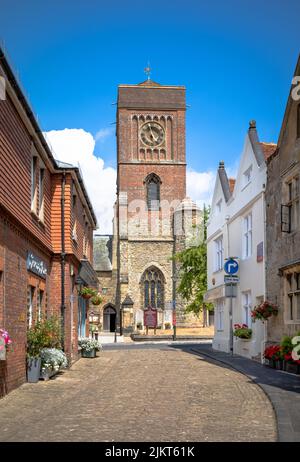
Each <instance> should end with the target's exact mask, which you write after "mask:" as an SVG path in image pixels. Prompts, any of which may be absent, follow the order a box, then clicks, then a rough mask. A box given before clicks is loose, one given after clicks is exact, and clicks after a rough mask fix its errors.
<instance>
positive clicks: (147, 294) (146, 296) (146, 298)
mask: <svg viewBox="0 0 300 462" xmlns="http://www.w3.org/2000/svg"><path fill="white" fill-rule="evenodd" d="M147 306H149V281H145V307H147Z"/></svg>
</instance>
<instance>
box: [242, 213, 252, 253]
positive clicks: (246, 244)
mask: <svg viewBox="0 0 300 462" xmlns="http://www.w3.org/2000/svg"><path fill="white" fill-rule="evenodd" d="M249 223H250V226H249ZM252 225H253V216H252V211H251V212H249V213H247V215H244V217H243V259H244V260H246V259H247V258H251V257H252V255H253V227H252Z"/></svg>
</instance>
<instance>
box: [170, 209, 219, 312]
mask: <svg viewBox="0 0 300 462" xmlns="http://www.w3.org/2000/svg"><path fill="white" fill-rule="evenodd" d="M209 214H210V208H207V207H205V206H204V208H203V224H202V226H203V228H204V229H203V237H204V239H203V241H202V243H201V244H200V245H197V246H192V247H189V248H187V249H185V250H183V251H182V252H179V253H177V254H176V255H175V257H174V258H175V261H177V262H179V263H180V282H179V286H178V288H177V292H178V293H179V294H180V295H181V296H182V298H183V299H184V300H185V301H187V302H188V305H187V308H186V309H187V311H193V312H194V313H196V314H198V313H199V312H200V311H202V310H203V309H204V308H206V309H211V308H212V305H211V304H209V303H205V301H204V294H205V292H206V291H207V249H206V238H207V222H208V219H209Z"/></svg>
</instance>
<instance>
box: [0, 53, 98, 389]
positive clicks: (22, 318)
mask: <svg viewBox="0 0 300 462" xmlns="http://www.w3.org/2000/svg"><path fill="white" fill-rule="evenodd" d="M0 77H1V82H2V83H3V82H5V97H4V98H3V99H1V100H0V327H4V328H5V329H6V330H8V332H9V334H10V336H11V338H12V340H13V351H11V352H9V353H8V354H7V360H6V361H0V396H1V395H3V394H5V393H7V392H9V391H10V390H12V389H13V388H15V387H17V386H19V385H21V384H22V383H23V382H24V381H25V380H26V360H25V357H26V332H27V329H28V327H30V326H31V325H33V324H34V322H35V321H36V320H37V319H39V318H41V317H42V316H47V315H52V314H53V315H57V316H59V317H60V318H61V320H62V324H63V326H64V350H65V352H66V354H67V355H68V357H69V360H70V361H74V360H75V359H76V358H77V355H78V345H77V338H78V334H79V335H85V329H86V310H87V306H86V302H85V301H84V300H83V299H82V298H81V297H79V296H78V290H77V289H78V288H79V287H80V286H81V285H94V286H95V287H97V277H96V273H95V272H94V270H93V268H92V266H91V263H90V262H91V259H92V252H93V230H94V229H95V228H96V218H95V214H94V212H93V208H92V206H91V203H90V201H89V198H88V195H87V192H86V189H85V186H84V184H83V180H82V176H81V174H80V171H79V169H78V168H75V167H73V166H72V165H69V164H64V163H61V162H58V161H56V160H55V159H54V157H53V155H52V153H51V151H50V149H49V147H48V145H47V143H46V141H45V139H44V137H43V135H42V132H41V130H40V128H39V126H38V124H37V122H36V119H35V118H34V116H33V113H32V111H31V109H30V107H29V105H28V103H27V102H26V99H25V97H24V95H23V93H22V91H21V89H20V86H19V84H18V82H17V81H16V79H15V77H14V74H13V72H12V70H11V67H10V66H9V63H8V61H7V59H6V57H5V56H4V54H3V52H2V51H1V49H0Z"/></svg>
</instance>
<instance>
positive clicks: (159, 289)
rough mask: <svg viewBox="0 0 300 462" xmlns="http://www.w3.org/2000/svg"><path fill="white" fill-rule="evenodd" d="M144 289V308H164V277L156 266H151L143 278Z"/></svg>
mask: <svg viewBox="0 0 300 462" xmlns="http://www.w3.org/2000/svg"><path fill="white" fill-rule="evenodd" d="M142 284H143V291H144V308H147V307H149V306H151V307H152V308H161V309H162V308H163V306H164V277H163V275H162V273H161V271H159V270H158V269H156V268H149V269H148V270H147V271H145V273H144V276H143V278H142Z"/></svg>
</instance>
